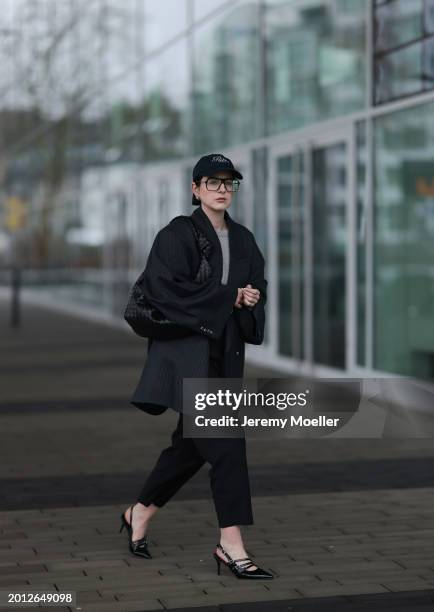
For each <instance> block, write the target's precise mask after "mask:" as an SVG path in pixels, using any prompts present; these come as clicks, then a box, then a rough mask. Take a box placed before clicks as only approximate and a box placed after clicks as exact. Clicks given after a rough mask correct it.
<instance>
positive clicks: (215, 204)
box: [192, 170, 232, 210]
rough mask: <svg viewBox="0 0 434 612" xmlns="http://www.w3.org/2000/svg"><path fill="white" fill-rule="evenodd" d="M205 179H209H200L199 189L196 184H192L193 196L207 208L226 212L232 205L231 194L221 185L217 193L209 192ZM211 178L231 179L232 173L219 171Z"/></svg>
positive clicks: (205, 177)
mask: <svg viewBox="0 0 434 612" xmlns="http://www.w3.org/2000/svg"><path fill="white" fill-rule="evenodd" d="M207 178H209V177H208V176H203V177H202V178H201V183H200V185H199V187H198V186H197V185H196V183H194V182H193V183H192V189H193V193H194V195H195V196H197V197H199V199H200V201H201V202H202V204H205V205H206V206H209V208H211V209H212V210H226V208H229V206H230V205H231V203H232V192H231V191H226V187H225V186H224V184H223V183H221V185H220V187H219V188H218V190H217V191H209V190H208V189H207V187H206V184H205V181H206V179H207ZM213 178H222V179H231V178H232V172H230V171H229V170H221V171H220V172H216V173H215V174H213ZM198 203H199V202H198Z"/></svg>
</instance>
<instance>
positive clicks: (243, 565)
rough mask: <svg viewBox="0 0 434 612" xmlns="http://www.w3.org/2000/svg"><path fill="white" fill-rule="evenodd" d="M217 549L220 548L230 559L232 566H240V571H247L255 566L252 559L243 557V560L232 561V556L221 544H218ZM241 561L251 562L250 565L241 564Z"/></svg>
mask: <svg viewBox="0 0 434 612" xmlns="http://www.w3.org/2000/svg"><path fill="white" fill-rule="evenodd" d="M217 548H220V550H221V551H222V552H223V554H225V555H226V557H227V558H228V559H229V561H230V564H231V565H232V566H238V567H239V568H240V569H246V568H247V567H251V566H252V565H255V564H254V563H252V560H251V558H250V557H242V558H241V559H232V557H231V556H230V554H229V553H227V552H226V551H225V549H224V548H223V546H222V545H221V544H217ZM239 561H250V563H239Z"/></svg>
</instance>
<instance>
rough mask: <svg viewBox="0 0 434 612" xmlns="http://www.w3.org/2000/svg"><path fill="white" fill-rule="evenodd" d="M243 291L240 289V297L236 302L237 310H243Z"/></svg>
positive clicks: (238, 296)
mask: <svg viewBox="0 0 434 612" xmlns="http://www.w3.org/2000/svg"><path fill="white" fill-rule="evenodd" d="M243 291H244V290H243V289H242V288H240V287H238V295H237V299H236V300H235V304H234V306H235V308H242V307H243Z"/></svg>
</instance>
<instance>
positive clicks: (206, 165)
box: [191, 153, 243, 206]
mask: <svg viewBox="0 0 434 612" xmlns="http://www.w3.org/2000/svg"><path fill="white" fill-rule="evenodd" d="M221 170H230V171H231V172H232V176H234V177H235V178H237V179H242V178H243V175H242V174H241V172H238V170H236V169H235V167H234V164H233V163H232V162H231V160H230V159H229V158H228V157H225V156H224V155H222V154H221V153H210V154H209V155H204V156H203V157H201V158H200V160H199V161H198V162H197V164H196V165H195V167H194V168H193V181H196V180H197V179H200V178H202V176H213V175H214V174H215V173H216V172H220V171H221ZM191 203H192V204H193V205H194V206H197V205H198V204H200V200H197V199H196V197H195V196H194V195H193V197H192V201H191Z"/></svg>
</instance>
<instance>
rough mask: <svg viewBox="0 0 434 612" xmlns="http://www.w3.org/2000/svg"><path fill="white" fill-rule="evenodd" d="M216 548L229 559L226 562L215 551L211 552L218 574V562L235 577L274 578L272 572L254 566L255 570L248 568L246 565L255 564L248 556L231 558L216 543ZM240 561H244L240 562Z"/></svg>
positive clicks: (252, 578)
mask: <svg viewBox="0 0 434 612" xmlns="http://www.w3.org/2000/svg"><path fill="white" fill-rule="evenodd" d="M217 548H219V549H220V550H221V551H222V553H223V554H224V555H225V556H226V557H227V559H229V561H228V562H226V561H225V560H224V559H222V558H221V557H219V556H218V554H217V553H216V552H214V553H213V556H214V559H215V560H216V561H217V574H219V575H220V563H223V565H225V566H226V567H228V568H229V569H230V570H231V572H232V573H233V574H235V576H236V577H237V578H247V579H248V580H249V579H250V580H260V579H261V578H263V579H267V580H270V579H272V578H274V576H273V574H270V572H267V571H265V570H264V569H261V568H260V567H256V569H255V570H250V571H249V570H248V569H247V568H248V567H251V566H252V565H256V563H253V562H252V560H251V559H250V557H243V558H242V559H232V557H231V556H230V555H229V554H228V553H227V552H226V551H225V549H224V548H223V546H222V545H221V544H217ZM240 561H244V563H240ZM246 562H247V563H246Z"/></svg>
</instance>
